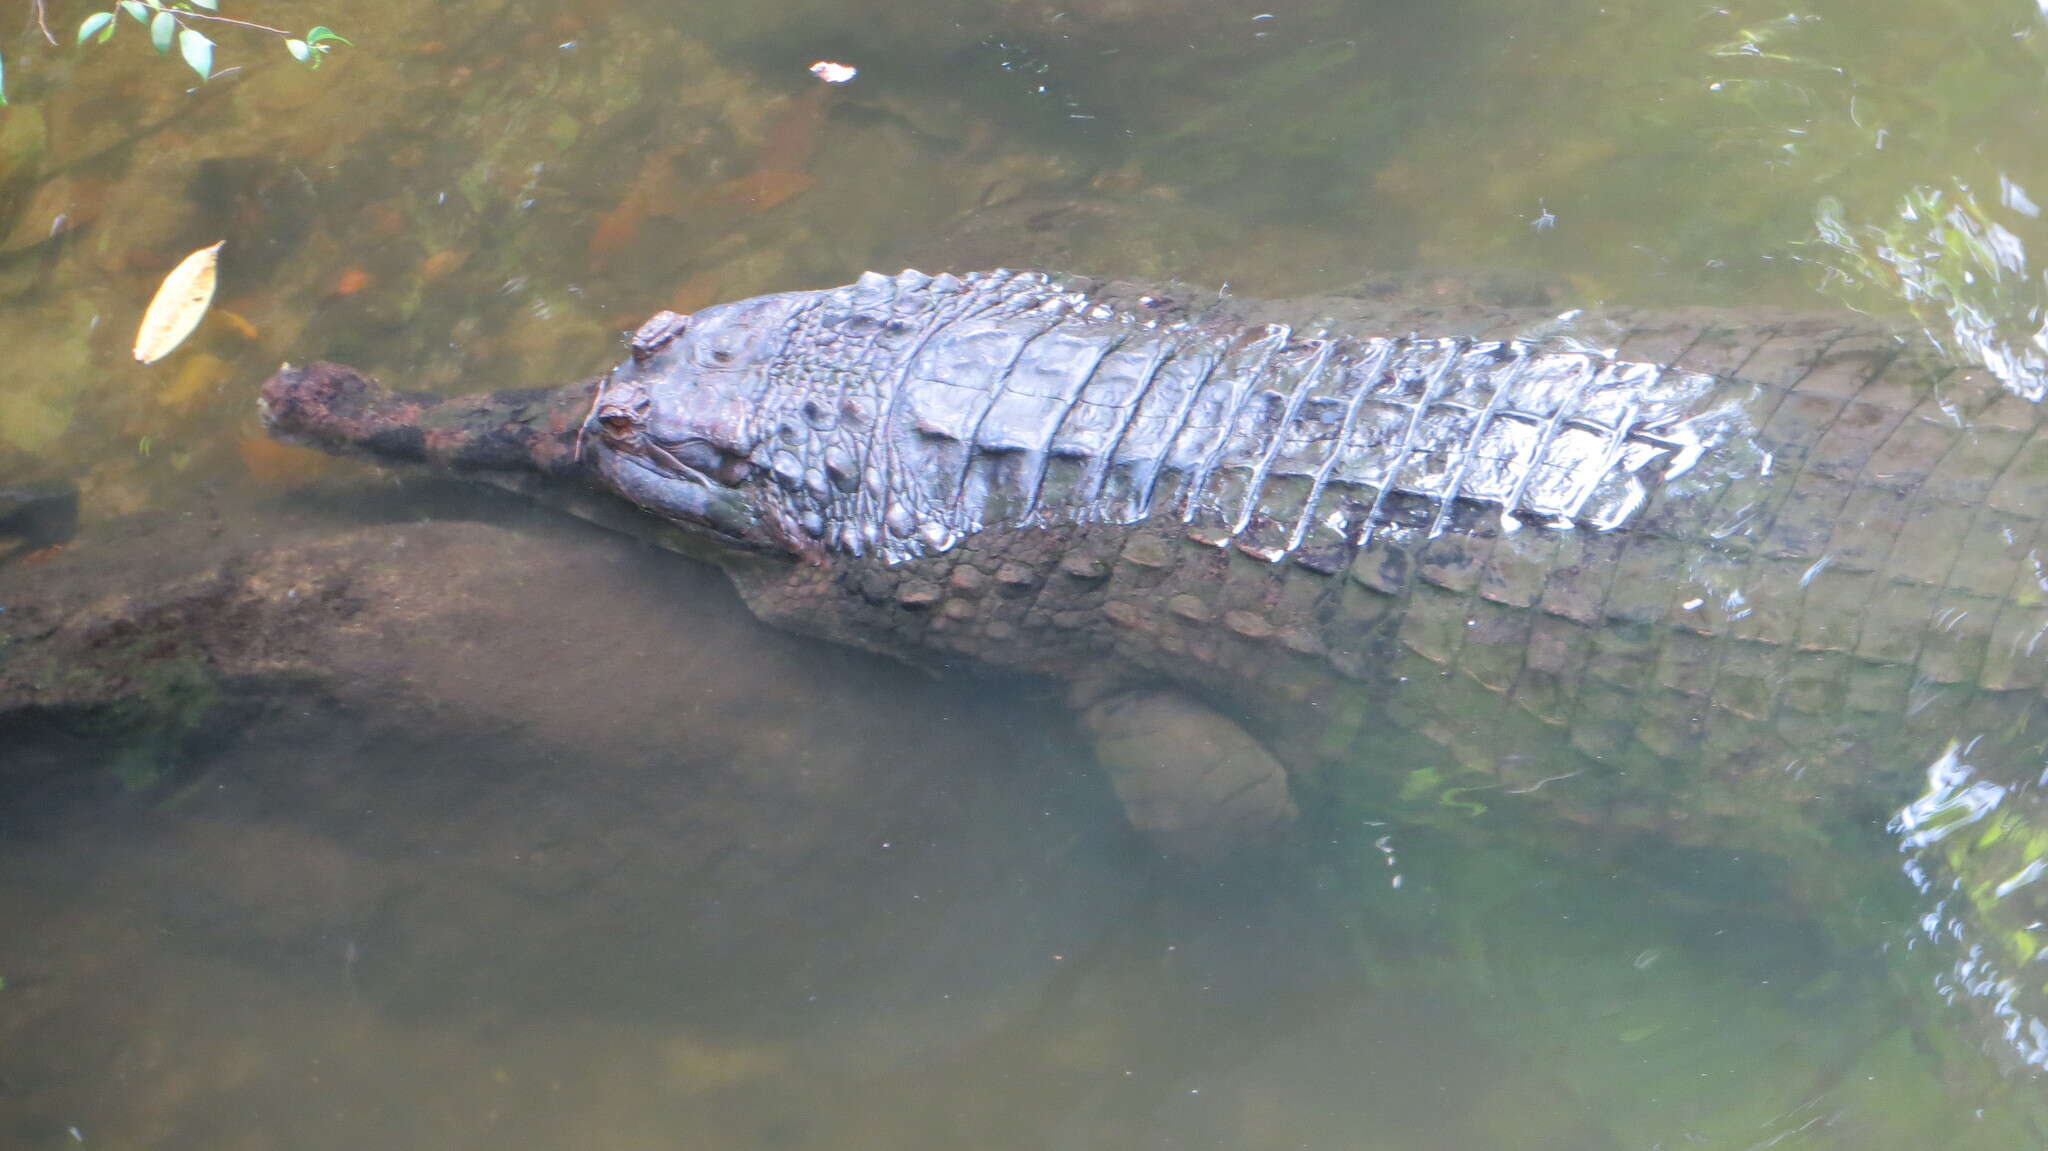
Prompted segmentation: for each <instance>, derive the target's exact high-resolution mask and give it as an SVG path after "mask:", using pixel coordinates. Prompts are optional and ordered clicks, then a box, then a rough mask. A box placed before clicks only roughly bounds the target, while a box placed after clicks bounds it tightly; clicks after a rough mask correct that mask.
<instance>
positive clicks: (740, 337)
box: [582, 293, 816, 554]
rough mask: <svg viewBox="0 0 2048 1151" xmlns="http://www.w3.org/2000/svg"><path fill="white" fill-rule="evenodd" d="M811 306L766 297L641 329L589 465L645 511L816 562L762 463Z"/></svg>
mask: <svg viewBox="0 0 2048 1151" xmlns="http://www.w3.org/2000/svg"><path fill="white" fill-rule="evenodd" d="M810 300H811V297H810V296H809V295H808V294H806V293H786V294H783V295H775V296H761V297H756V298H754V299H748V300H741V301H738V302H735V303H731V304H722V305H719V306H717V307H713V308H707V309H705V310H703V311H701V312H697V313H695V314H694V315H690V316H682V315H678V314H677V313H675V312H662V313H660V314H658V315H656V316H655V317H654V318H653V319H651V320H649V321H647V322H646V323H645V324H642V325H641V326H640V329H639V330H638V331H636V332H635V333H634V334H633V337H632V340H631V345H630V346H631V348H632V358H631V359H629V360H627V361H626V362H625V363H623V364H620V365H619V366H618V367H617V368H616V369H614V370H613V371H612V372H611V373H610V374H609V375H608V376H607V377H606V379H605V380H604V382H603V383H602V385H601V386H600V388H599V391H598V394H597V396H596V399H595V401H594V402H593V403H592V405H591V409H590V415H589V417H588V418H587V419H586V420H585V422H584V426H583V436H584V446H583V449H582V450H583V451H584V452H585V453H587V456H586V458H588V459H589V460H590V462H591V463H592V464H593V465H594V466H595V467H596V468H597V471H598V473H599V474H600V475H601V476H602V477H603V478H604V480H605V482H606V483H607V484H608V485H609V486H610V487H611V488H612V489H613V490H615V491H617V492H618V494H620V495H621V496H624V497H625V498H626V499H628V500H631V501H632V502H633V503H635V504H637V505H639V506H640V507H641V508H644V509H646V510H647V511H649V512H652V513H654V514H655V515H658V516H660V517H662V518H663V519H666V520H669V521H670V522H672V523H675V524H677V525H680V526H682V527H684V528H686V529H689V530H691V531H693V532H699V533H708V534H710V535H712V536H714V537H716V538H718V539H720V540H723V541H725V542H728V543H734V544H739V545H742V546H745V547H749V548H754V549H759V550H771V551H783V552H790V553H796V554H808V553H811V552H813V551H815V550H816V545H815V544H814V543H811V542H810V541H807V540H806V539H804V538H803V537H802V533H801V532H800V530H799V529H797V528H796V525H794V524H792V523H790V522H789V520H788V517H787V516H786V515H785V514H784V513H783V512H782V511H781V509H780V508H779V506H778V504H779V501H778V500H777V498H776V492H775V484H774V480H773V478H772V477H771V476H770V474H769V473H768V470H767V469H766V468H764V467H762V466H760V465H759V463H758V462H757V456H758V454H759V453H758V452H757V448H758V447H759V446H760V445H761V444H762V442H763V439H764V436H765V434H767V430H766V428H765V427H764V426H763V424H764V421H763V419H762V417H761V408H762V400H763V397H764V396H765V395H766V394H767V393H768V392H769V390H770V388H771V386H772V383H773V380H772V378H771V371H772V369H773V367H774V364H775V362H776V360H777V358H778V357H779V356H780V354H781V353H782V351H783V349H784V347H785V345H786V343H787V340H788V337H789V332H790V324H791V321H792V320H793V318H794V317H795V316H796V314H797V313H798V312H800V311H802V310H803V308H804V306H805V305H806V304H807V303H809V302H810Z"/></svg>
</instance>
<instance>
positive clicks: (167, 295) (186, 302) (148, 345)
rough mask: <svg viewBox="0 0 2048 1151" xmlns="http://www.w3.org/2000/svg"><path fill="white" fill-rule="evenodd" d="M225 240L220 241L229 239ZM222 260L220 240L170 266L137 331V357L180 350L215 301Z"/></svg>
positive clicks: (157, 357)
mask: <svg viewBox="0 0 2048 1151" xmlns="http://www.w3.org/2000/svg"><path fill="white" fill-rule="evenodd" d="M226 242H227V241H225V240H223V241H221V243H223V244H224V243H226ZM219 264H220V244H214V245H213V246H211V247H207V248H201V249H199V250H198V251H196V252H194V253H192V254H191V255H189V256H187V257H185V258H184V259H182V260H180V261H178V266H177V267H175V268H172V269H171V274H170V275H168V276H165V277H164V282H163V283H162V284H161V285H159V286H158V288H157V290H156V295H155V296H154V297H152V298H151V299H150V301H149V308H148V309H147V310H146V311H144V312H143V313H142V327H141V328H140V329H139V330H137V331H136V333H135V358H136V359H137V360H140V361H141V362H143V363H145V364H153V363H156V362H157V361H158V360H161V359H163V358H164V357H165V356H168V355H170V354H171V353H172V352H173V351H175V350H177V347H178V345H179V344H182V343H184V342H185V337H186V336H189V335H191V334H192V329H194V328H196V327H198V326H199V321H200V319H201V318H202V317H204V316H205V315H206V309H207V307H208V306H209V305H211V304H212V303H213V285H214V281H215V279H216V278H217V269H218V267H219Z"/></svg>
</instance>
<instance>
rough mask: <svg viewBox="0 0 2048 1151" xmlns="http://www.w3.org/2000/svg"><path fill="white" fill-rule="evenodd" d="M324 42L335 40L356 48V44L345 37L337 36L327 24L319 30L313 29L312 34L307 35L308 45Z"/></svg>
mask: <svg viewBox="0 0 2048 1151" xmlns="http://www.w3.org/2000/svg"><path fill="white" fill-rule="evenodd" d="M322 40H333V41H335V42H337V43H341V44H347V45H348V46H349V47H351V48H353V47H355V44H354V42H352V41H350V40H348V39H346V38H344V37H341V36H337V35H335V32H334V29H332V28H329V27H328V26H327V25H325V24H322V25H320V26H319V27H318V28H315V29H313V30H312V31H311V32H308V33H306V43H308V44H318V43H320V42H321V41H322Z"/></svg>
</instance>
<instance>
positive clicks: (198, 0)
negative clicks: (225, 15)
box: [192, 0, 220, 12]
mask: <svg viewBox="0 0 2048 1151" xmlns="http://www.w3.org/2000/svg"><path fill="white" fill-rule="evenodd" d="M192 2H193V3H194V4H197V5H199V6H200V7H201V8H204V9H206V10H207V11H208V12H218V11H220V0H192Z"/></svg>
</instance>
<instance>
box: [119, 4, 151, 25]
mask: <svg viewBox="0 0 2048 1151" xmlns="http://www.w3.org/2000/svg"><path fill="white" fill-rule="evenodd" d="M121 11H123V12H126V13H128V14H129V15H130V16H133V17H135V22H136V23H137V24H147V23H149V5H147V4H144V3H143V2H142V0H121Z"/></svg>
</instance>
